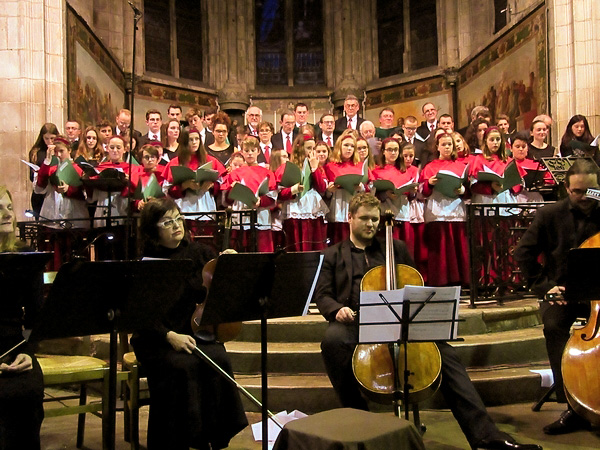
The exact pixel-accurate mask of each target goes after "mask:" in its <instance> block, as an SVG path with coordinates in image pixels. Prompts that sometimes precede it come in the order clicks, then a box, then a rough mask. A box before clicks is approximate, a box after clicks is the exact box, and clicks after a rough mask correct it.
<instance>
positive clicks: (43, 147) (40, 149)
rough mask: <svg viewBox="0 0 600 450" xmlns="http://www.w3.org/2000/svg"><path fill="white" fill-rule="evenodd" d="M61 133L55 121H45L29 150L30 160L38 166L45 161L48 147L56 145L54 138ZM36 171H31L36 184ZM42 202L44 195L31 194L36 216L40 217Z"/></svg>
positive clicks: (30, 177)
mask: <svg viewBox="0 0 600 450" xmlns="http://www.w3.org/2000/svg"><path fill="white" fill-rule="evenodd" d="M58 135H59V132H58V128H56V125H54V124H53V123H49V122H48V123H45V124H44V125H42V128H40V132H39V133H38V137H37V139H36V140H35V143H34V144H33V146H32V147H31V149H30V150H29V162H30V163H32V164H35V165H36V166H38V167H41V165H42V164H43V162H44V159H45V158H46V152H47V151H48V147H52V146H53V145H54V138H55V137H56V136H58ZM35 176H36V174H35V172H34V170H33V169H31V170H30V171H29V179H30V180H31V181H32V182H33V184H34V186H35ZM42 203H44V195H43V194H36V193H35V192H33V193H32V194H31V209H33V211H34V212H35V215H36V218H37V217H39V215H40V211H41V209H42Z"/></svg>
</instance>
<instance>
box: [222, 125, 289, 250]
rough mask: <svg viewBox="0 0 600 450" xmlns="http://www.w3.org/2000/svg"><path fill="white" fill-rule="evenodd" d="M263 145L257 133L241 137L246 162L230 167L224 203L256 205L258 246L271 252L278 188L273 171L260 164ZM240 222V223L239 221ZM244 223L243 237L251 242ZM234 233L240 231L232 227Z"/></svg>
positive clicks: (245, 206) (240, 207)
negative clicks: (256, 135)
mask: <svg viewBox="0 0 600 450" xmlns="http://www.w3.org/2000/svg"><path fill="white" fill-rule="evenodd" d="M259 152H260V146H259V144H258V140H257V139H256V138H255V137H254V136H248V137H246V138H245V139H244V140H243V141H242V154H243V155H244V159H245V160H246V165H245V166H242V167H238V168H237V169H235V170H233V171H231V173H230V174H229V175H227V177H225V179H224V180H223V185H222V186H221V189H222V190H223V192H224V194H225V195H224V201H223V202H224V203H226V204H232V205H233V210H234V211H240V210H243V209H252V208H256V209H257V214H258V217H257V221H258V223H257V232H256V235H257V241H258V242H257V248H258V251H259V252H272V251H273V250H274V247H273V235H272V233H271V209H272V208H274V207H275V206H276V200H277V191H276V183H275V177H274V175H273V172H271V171H270V170H269V169H267V168H265V167H262V166H259V165H258V154H259ZM238 225H239V224H238ZM242 226H243V231H242V239H243V240H244V241H245V242H246V243H248V242H249V241H248V240H249V238H250V234H249V229H248V225H244V224H242ZM233 231H234V233H232V236H235V235H236V234H237V230H233Z"/></svg>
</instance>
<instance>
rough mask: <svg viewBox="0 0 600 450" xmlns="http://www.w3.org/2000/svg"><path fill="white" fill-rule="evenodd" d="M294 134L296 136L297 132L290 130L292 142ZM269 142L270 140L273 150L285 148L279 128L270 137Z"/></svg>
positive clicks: (294, 137)
mask: <svg viewBox="0 0 600 450" xmlns="http://www.w3.org/2000/svg"><path fill="white" fill-rule="evenodd" d="M296 136H298V133H296V132H295V131H293V132H292V144H293V143H294V139H296ZM271 142H272V144H273V148H274V149H275V150H281V149H282V148H285V143H284V142H283V134H281V130H280V131H278V132H277V133H275V134H274V135H273V136H272V137H271Z"/></svg>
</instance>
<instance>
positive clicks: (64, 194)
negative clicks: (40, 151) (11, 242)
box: [35, 136, 90, 228]
mask: <svg viewBox="0 0 600 450" xmlns="http://www.w3.org/2000/svg"><path fill="white" fill-rule="evenodd" d="M70 147H71V144H70V143H69V141H68V140H67V139H66V138H64V137H62V136H57V137H56V138H55V139H54V146H51V147H48V151H47V152H46V157H45V158H44V161H43V163H42V165H41V167H40V170H39V171H38V176H37V182H36V186H35V192H36V193H37V194H44V203H43V204H42V210H41V212H40V215H41V216H42V217H43V218H45V219H50V220H70V219H89V213H88V209H87V205H86V203H85V195H84V193H83V183H82V181H81V176H82V175H83V170H81V168H80V167H79V166H78V165H77V164H73V162H72V160H71V148H70ZM89 225H90V224H89V221H88V220H76V221H74V222H71V226H72V227H77V228H88V227H89Z"/></svg>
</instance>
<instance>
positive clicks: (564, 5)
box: [547, 0, 600, 145]
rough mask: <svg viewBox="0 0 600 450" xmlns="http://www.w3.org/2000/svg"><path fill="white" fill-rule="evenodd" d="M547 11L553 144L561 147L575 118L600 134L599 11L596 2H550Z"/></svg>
mask: <svg viewBox="0 0 600 450" xmlns="http://www.w3.org/2000/svg"><path fill="white" fill-rule="evenodd" d="M547 8H548V24H549V26H548V56H549V66H550V70H549V80H550V101H551V112H552V118H553V119H554V124H553V127H552V141H553V142H554V143H555V144H556V145H560V138H561V137H562V135H563V133H564V131H565V128H566V126H567V123H568V122H569V119H570V118H571V117H572V116H573V115H575V114H583V115H584V116H586V117H587V119H588V121H589V124H590V128H591V130H592V133H594V134H595V135H598V133H600V110H599V109H598V105H600V44H599V43H600V10H599V9H598V2H597V1H596V0H548V6H547Z"/></svg>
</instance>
